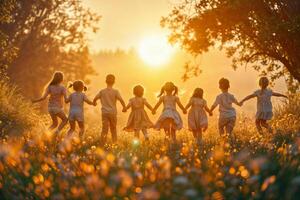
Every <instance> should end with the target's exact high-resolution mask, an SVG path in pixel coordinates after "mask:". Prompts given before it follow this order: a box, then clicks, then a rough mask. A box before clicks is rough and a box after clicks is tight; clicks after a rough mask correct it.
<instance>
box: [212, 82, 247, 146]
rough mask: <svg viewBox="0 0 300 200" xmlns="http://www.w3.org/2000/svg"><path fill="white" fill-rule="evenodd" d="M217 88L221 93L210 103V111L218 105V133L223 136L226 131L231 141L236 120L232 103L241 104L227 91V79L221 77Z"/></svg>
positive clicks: (228, 86)
mask: <svg viewBox="0 0 300 200" xmlns="http://www.w3.org/2000/svg"><path fill="white" fill-rule="evenodd" d="M219 88H220V89H221V91H222V93H221V94H219V95H218V96H217V98H216V100H215V102H214V104H213V105H212V107H211V109H210V112H213V110H214V109H215V108H216V107H217V106H219V112H220V116H219V123H218V126H219V133H220V135H221V136H224V133H225V131H226V134H227V136H229V137H230V139H231V141H232V139H233V135H232V131H233V128H234V126H235V121H236V111H235V109H234V107H232V104H233V103H234V104H236V105H238V106H241V104H240V103H239V102H238V101H237V100H236V98H235V97H234V96H233V95H232V94H230V93H229V92H228V89H229V88H230V83H229V80H228V79H225V78H221V79H220V81H219Z"/></svg>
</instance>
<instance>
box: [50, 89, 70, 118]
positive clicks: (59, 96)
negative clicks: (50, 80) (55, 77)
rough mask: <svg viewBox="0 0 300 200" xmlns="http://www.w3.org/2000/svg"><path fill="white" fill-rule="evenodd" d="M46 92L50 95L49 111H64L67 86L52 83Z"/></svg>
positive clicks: (53, 112)
mask: <svg viewBox="0 0 300 200" xmlns="http://www.w3.org/2000/svg"><path fill="white" fill-rule="evenodd" d="M46 92H47V93H48V94H49V95H50V97H49V101H48V112H49V113H50V114H54V115H56V114H59V113H63V112H64V111H63V97H64V96H66V94H67V90H66V88H65V87H64V86H61V85H50V86H49V87H48V88H47V91H46Z"/></svg>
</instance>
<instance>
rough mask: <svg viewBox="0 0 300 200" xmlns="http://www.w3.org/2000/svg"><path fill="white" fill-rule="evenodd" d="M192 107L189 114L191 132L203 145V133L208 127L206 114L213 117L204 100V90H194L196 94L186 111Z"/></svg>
mask: <svg viewBox="0 0 300 200" xmlns="http://www.w3.org/2000/svg"><path fill="white" fill-rule="evenodd" d="M190 107H191V109H190V110H189V113H188V126H189V130H190V131H192V132H193V136H194V138H195V139H196V140H197V142H199V143H201V142H202V132H204V131H206V129H207V126H208V120H207V115H206V112H208V113H209V114H210V115H212V114H211V112H210V110H209V108H208V107H207V103H206V101H205V100H204V99H203V89H201V88H196V89H195V90H194V94H193V96H192V97H191V99H190V101H189V103H188V104H187V105H186V107H185V109H186V110H188V109H189V108H190ZM205 111H206V112H205Z"/></svg>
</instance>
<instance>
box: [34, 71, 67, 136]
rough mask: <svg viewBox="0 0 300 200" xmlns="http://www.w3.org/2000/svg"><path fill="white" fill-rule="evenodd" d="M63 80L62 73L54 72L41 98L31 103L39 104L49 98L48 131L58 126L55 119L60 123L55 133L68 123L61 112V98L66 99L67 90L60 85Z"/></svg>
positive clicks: (62, 111)
mask: <svg viewBox="0 0 300 200" xmlns="http://www.w3.org/2000/svg"><path fill="white" fill-rule="evenodd" d="M63 80H64V74H63V73H62V72H55V73H54V74H53V77H52V80H51V81H50V82H49V84H48V85H47V87H46V89H45V92H44V94H43V96H42V97H41V98H39V99H37V100H33V101H32V102H33V103H36V102H40V101H43V100H45V99H46V98H47V97H48V96H50V97H49V101H48V112H49V114H50V116H51V119H52V125H51V126H50V127H49V129H50V130H53V129H55V128H56V127H57V125H58V120H57V119H58V118H60V119H61V123H60V125H59V126H58V128H57V130H56V131H55V132H56V133H59V132H60V131H61V130H62V129H63V127H64V126H65V125H66V124H67V122H68V118H67V117H66V115H65V112H64V110H63V98H64V99H65V100H66V99H67V90H66V88H65V87H64V86H62V85H61V83H62V82H63Z"/></svg>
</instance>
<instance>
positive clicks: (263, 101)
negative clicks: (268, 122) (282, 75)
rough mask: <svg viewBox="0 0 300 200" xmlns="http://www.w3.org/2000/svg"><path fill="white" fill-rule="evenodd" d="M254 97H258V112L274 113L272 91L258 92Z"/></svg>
mask: <svg viewBox="0 0 300 200" xmlns="http://www.w3.org/2000/svg"><path fill="white" fill-rule="evenodd" d="M253 95H255V96H256V97H257V112H272V102H271V97H272V95H273V91H272V90H270V89H264V90H256V91H255V92H254V93H253Z"/></svg>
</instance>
